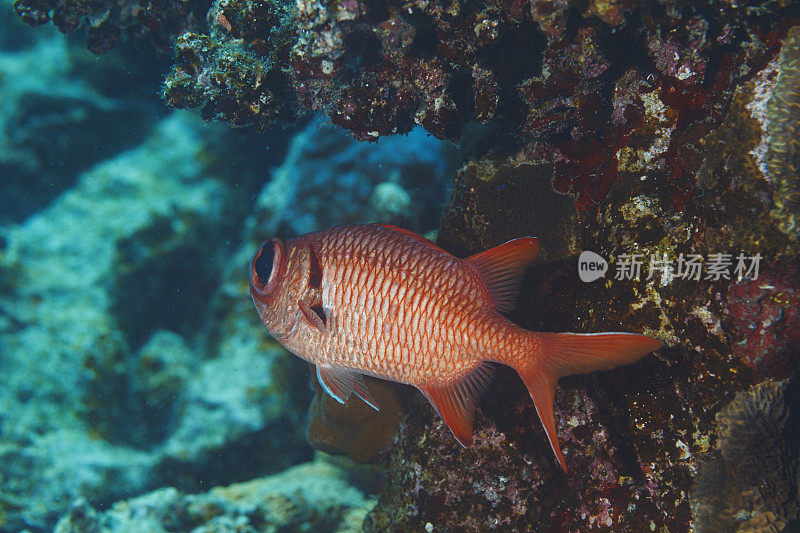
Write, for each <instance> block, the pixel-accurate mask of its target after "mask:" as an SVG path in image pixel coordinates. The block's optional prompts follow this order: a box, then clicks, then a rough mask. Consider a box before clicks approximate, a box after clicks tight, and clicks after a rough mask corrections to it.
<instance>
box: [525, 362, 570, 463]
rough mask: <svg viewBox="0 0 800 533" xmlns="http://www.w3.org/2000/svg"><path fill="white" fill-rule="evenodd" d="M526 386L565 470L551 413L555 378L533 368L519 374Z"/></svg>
mask: <svg viewBox="0 0 800 533" xmlns="http://www.w3.org/2000/svg"><path fill="white" fill-rule="evenodd" d="M521 377H522V380H523V381H524V382H525V386H526V387H527V388H528V393H529V394H530V395H531V399H532V400H533V405H535V406H536V413H537V414H538V415H539V420H540V421H541V422H542V427H543V428H544V432H545V434H547V440H548V441H549V442H550V448H552V449H553V453H554V454H555V456H556V459H557V460H558V463H559V464H560V465H561V469H562V470H563V471H564V472H566V471H567V462H566V461H565V460H564V454H563V453H561V447H560V446H559V445H558V435H556V420H555V415H554V414H553V400H554V398H555V395H556V379H555V378H554V377H552V376H548V375H546V374H544V373H540V372H537V371H536V370H535V369H534V371H532V372H528V373H527V374H526V375H524V376H521Z"/></svg>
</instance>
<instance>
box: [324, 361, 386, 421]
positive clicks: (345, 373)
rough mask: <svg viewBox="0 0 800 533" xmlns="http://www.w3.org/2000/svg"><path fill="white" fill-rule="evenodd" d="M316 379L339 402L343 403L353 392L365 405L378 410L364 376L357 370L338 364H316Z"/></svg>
mask: <svg viewBox="0 0 800 533" xmlns="http://www.w3.org/2000/svg"><path fill="white" fill-rule="evenodd" d="M317 380H319V384H320V386H321V387H322V388H323V390H325V392H327V393H328V394H329V395H330V396H331V397H332V398H333V399H334V400H336V401H337V402H339V403H345V402H346V401H347V400H348V399H350V396H351V395H352V394H354V393H355V395H356V396H358V397H359V398H361V399H362V400H364V402H365V403H366V404H367V405H369V406H370V407H372V408H373V409H375V410H376V411H380V407H379V406H378V402H377V401H376V400H375V398H374V397H373V396H372V393H370V391H369V389H368V388H367V384H366V383H364V377H363V376H362V375H361V374H359V373H358V372H354V371H353V370H350V369H349V368H344V367H340V366H334V365H317Z"/></svg>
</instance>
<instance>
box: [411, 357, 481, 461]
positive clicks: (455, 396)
mask: <svg viewBox="0 0 800 533" xmlns="http://www.w3.org/2000/svg"><path fill="white" fill-rule="evenodd" d="M494 373H495V368H494V365H493V364H491V363H482V364H480V365H478V366H477V367H476V368H475V369H474V370H472V371H470V372H469V373H468V374H467V375H466V376H464V377H463V378H461V379H460V380H458V381H456V382H455V383H450V384H448V385H445V386H436V385H418V386H417V388H418V389H419V390H420V391H422V393H423V394H424V395H425V397H426V398H427V399H428V401H429V402H431V405H433V407H434V408H435V409H436V412H437V413H439V416H441V417H442V420H444V423H445V424H447V427H448V428H450V431H452V432H453V436H455V438H456V440H457V441H458V442H459V444H461V445H462V446H464V447H465V448H466V447H467V446H469V445H470V444H472V423H473V421H474V419H475V409H476V408H477V406H478V402H479V401H480V399H481V396H483V393H484V392H486V389H487V388H488V387H489V385H490V384H491V382H492V379H493V378H494Z"/></svg>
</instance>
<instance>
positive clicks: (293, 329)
mask: <svg viewBox="0 0 800 533" xmlns="http://www.w3.org/2000/svg"><path fill="white" fill-rule="evenodd" d="M538 249H539V244H538V239H535V238H532V237H524V238H521V239H515V240H513V241H509V242H507V243H505V244H502V245H500V246H497V247H496V248H492V249H491V250H486V251H485V252H481V253H479V254H476V255H473V256H471V257H468V258H466V259H459V258H457V257H455V256H453V255H451V254H449V253H447V252H445V251H444V250H442V249H441V248H439V247H438V246H436V245H435V244H433V243H432V242H430V241H428V240H426V239H424V238H423V237H420V236H419V235H416V234H414V233H411V232H410V231H407V230H403V229H400V228H396V227H393V226H384V225H380V224H367V225H363V226H339V227H335V228H329V229H325V230H322V231H318V232H316V233H309V234H307V235H303V236H301V237H297V238H295V239H289V240H288V241H286V242H283V241H281V240H278V239H272V240H269V241H266V242H265V243H264V244H262V245H261V247H260V248H259V249H258V251H256V253H255V255H254V256H253V259H252V261H251V262H250V294H251V295H252V297H253V303H255V306H256V309H257V310H258V315H259V317H260V318H261V320H262V321H263V322H264V325H265V326H266V327H267V330H268V331H269V333H270V334H271V335H272V336H273V337H275V338H276V339H277V340H278V341H279V342H280V343H281V344H283V345H284V346H285V347H286V348H287V349H288V350H289V351H291V352H292V353H294V354H295V355H297V356H299V357H302V358H303V359H305V360H306V361H309V362H310V363H313V364H315V365H316V367H317V377H318V378H319V382H320V385H322V387H323V388H324V389H325V391H327V393H328V394H330V395H331V396H332V397H333V398H335V399H336V400H338V401H339V402H341V403H344V402H345V401H346V400H347V399H348V398H349V397H350V396H351V395H352V394H356V395H357V396H359V397H360V398H361V399H363V400H364V401H365V402H367V403H368V404H369V405H371V406H372V407H374V408H375V409H378V408H379V406H378V405H377V404H376V402H375V399H374V398H373V397H372V395H371V394H370V392H369V390H368V389H367V387H366V385H365V384H364V380H363V379H362V374H367V375H370V376H375V377H378V378H383V379H389V380H392V381H399V382H400V383H408V384H410V385H413V386H415V387H417V388H418V389H419V390H420V391H422V393H423V394H424V395H425V396H426V397H427V398H428V400H430V402H431V403H432V404H433V406H434V407H435V408H436V410H437V411H438V412H439V415H441V417H442V418H443V419H444V421H445V423H447V425H448V426H449V428H450V430H451V431H452V432H453V435H455V437H456V439H458V442H460V443H461V444H462V445H463V446H467V445H469V444H471V443H472V421H473V416H474V413H475V408H476V406H477V403H478V400H479V399H480V396H481V395H482V394H483V392H484V391H485V390H486V388H487V387H488V385H489V383H490V382H491V379H492V376H493V374H494V365H495V364H496V363H500V364H504V365H508V366H510V367H511V368H513V369H514V370H516V371H517V373H518V374H519V375H520V377H521V378H522V380H523V381H524V383H525V386H526V387H527V388H528V391H529V392H530V395H531V398H532V399H533V402H534V404H535V405H536V411H537V412H538V414H539V418H540V419H541V421H542V424H543V425H544V429H545V431H546V433H547V437H548V438H549V439H550V445H551V446H552V448H553V452H555V454H556V458H557V459H558V461H559V462H560V463H561V467H562V468H564V469H565V470H566V463H565V461H564V456H563V455H562V453H561V450H560V448H559V446H558V440H557V439H556V429H555V421H554V418H553V396H554V394H555V385H556V381H557V380H558V378H560V377H562V376H567V375H569V374H576V373H581V372H592V371H594V370H602V369H608V368H613V367H615V366H618V365H624V364H628V363H633V362H634V361H636V360H637V359H639V358H640V357H642V356H643V355H645V354H647V353H649V352H651V351H653V350H655V349H657V348H659V346H660V343H659V342H658V341H656V340H654V339H652V338H650V337H646V336H644V335H633V334H629V333H598V334H577V333H537V332H533V331H527V330H525V329H523V328H521V327H519V326H517V325H516V324H514V323H513V322H511V321H510V320H508V319H507V318H506V317H505V316H503V314H502V313H503V312H507V311H509V310H510V309H511V308H512V306H513V304H514V301H515V299H516V296H517V291H518V288H519V284H520V280H521V277H522V275H523V273H524V271H525V269H526V268H527V267H528V266H529V265H530V264H531V262H532V261H533V258H534V256H535V255H536V252H537V251H538Z"/></svg>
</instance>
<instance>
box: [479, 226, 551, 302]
mask: <svg viewBox="0 0 800 533" xmlns="http://www.w3.org/2000/svg"><path fill="white" fill-rule="evenodd" d="M538 251H539V239H537V238H536V237H522V238H520V239H514V240H513V241H508V242H507V243H505V244H501V245H500V246H495V247H494V248H490V249H488V250H484V251H483V252H480V253H477V254H475V255H472V256H470V257H468V258H467V261H469V262H470V263H472V265H473V266H474V267H475V268H476V269H478V272H479V273H480V275H481V278H483V281H485V282H486V285H487V286H488V287H489V292H490V293H491V295H492V298H493V299H494V306H495V308H497V310H498V311H500V312H502V313H507V312H509V311H511V310H512V309H513V308H514V303H515V302H516V300H517V293H518V292H519V285H520V283H521V282H522V276H523V275H524V274H525V270H526V269H527V268H528V267H529V266H530V265H531V263H533V259H534V258H535V257H536V252H538Z"/></svg>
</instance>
